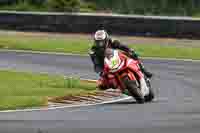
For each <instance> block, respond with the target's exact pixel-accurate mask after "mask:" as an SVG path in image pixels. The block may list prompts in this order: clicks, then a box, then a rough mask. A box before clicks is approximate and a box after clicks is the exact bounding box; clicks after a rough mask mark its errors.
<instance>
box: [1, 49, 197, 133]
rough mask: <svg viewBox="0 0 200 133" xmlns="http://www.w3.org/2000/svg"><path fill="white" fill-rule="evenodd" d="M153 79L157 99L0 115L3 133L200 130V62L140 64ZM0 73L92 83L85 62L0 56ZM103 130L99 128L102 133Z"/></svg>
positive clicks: (71, 58) (81, 59) (23, 55)
mask: <svg viewBox="0 0 200 133" xmlns="http://www.w3.org/2000/svg"><path fill="white" fill-rule="evenodd" d="M144 64H145V66H146V67H147V68H148V69H150V70H151V71H152V72H153V73H155V74H156V76H155V78H154V79H153V87H154V88H156V93H157V100H156V101H155V102H154V103H151V104H144V105H137V104H135V103H134V102H133V101H125V102H120V103H115V104H107V105H100V106H90V107H83V108H70V109H69V108H67V109H58V110H50V111H33V112H16V113H0V131H1V132H2V133H6V132H13V133H16V132H17V133H18V132H19V133H69V132H73V133H74V132H81V133H102V132H110V133H116V132H131V133H132V132H149V133H155V132H162V133H166V132H176V133H188V132H197V133H199V131H200V104H199V101H200V98H199V94H200V83H199V78H200V76H199V75H200V62H183V61H161V60H144ZM0 69H15V70H18V71H33V72H48V73H50V74H62V75H65V74H66V75H69V74H78V75H80V76H81V77H86V78H92V79H96V78H97V76H96V75H95V74H94V73H93V72H92V66H91V62H90V59H89V58H88V57H78V56H62V55H47V54H27V53H15V52H0ZM100 128H103V129H100Z"/></svg>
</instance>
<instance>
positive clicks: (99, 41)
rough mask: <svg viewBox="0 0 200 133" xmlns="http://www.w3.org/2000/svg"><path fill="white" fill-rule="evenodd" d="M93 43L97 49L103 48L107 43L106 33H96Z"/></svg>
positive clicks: (103, 31)
mask: <svg viewBox="0 0 200 133" xmlns="http://www.w3.org/2000/svg"><path fill="white" fill-rule="evenodd" d="M94 41H95V45H96V46H97V47H105V46H106V44H107V41H108V33H107V32H106V31H105V30H98V31H96V32H95V35H94Z"/></svg>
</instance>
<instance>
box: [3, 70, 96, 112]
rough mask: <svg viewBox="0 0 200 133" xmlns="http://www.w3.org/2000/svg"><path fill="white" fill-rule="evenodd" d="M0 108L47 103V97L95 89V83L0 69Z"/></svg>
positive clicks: (34, 105) (76, 93) (81, 92)
mask: <svg viewBox="0 0 200 133" xmlns="http://www.w3.org/2000/svg"><path fill="white" fill-rule="evenodd" d="M0 75H1V76H0V84H1V86H0V110H4V109H16V108H26V107H38V106H46V105H47V102H48V101H47V97H49V96H51V97H54V96H65V95H78V94H84V93H88V92H92V91H95V90H96V89H95V84H91V83H83V82H81V81H80V80H79V79H72V78H64V77H62V76H49V75H46V74H32V73H22V72H10V71H0Z"/></svg>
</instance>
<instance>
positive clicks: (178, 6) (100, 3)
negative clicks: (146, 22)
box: [0, 0, 200, 16]
mask: <svg viewBox="0 0 200 133" xmlns="http://www.w3.org/2000/svg"><path fill="white" fill-rule="evenodd" d="M16 1H17V2H16ZM0 9H1V10H5V9H6V10H22V11H53V12H55V11H59V12H77V11H80V12H94V11H98V12H113V13H123V14H143V15H173V16H176V15H179V16H193V15H195V16H196V15H197V16H198V14H199V12H200V1H199V0H13V2H12V4H11V3H9V4H7V5H5V3H4V4H2V5H0Z"/></svg>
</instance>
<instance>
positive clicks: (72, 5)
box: [47, 0, 80, 12]
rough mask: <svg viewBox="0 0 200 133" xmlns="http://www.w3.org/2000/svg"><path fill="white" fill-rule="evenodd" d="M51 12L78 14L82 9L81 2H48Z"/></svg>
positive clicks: (69, 0)
mask: <svg viewBox="0 0 200 133" xmlns="http://www.w3.org/2000/svg"><path fill="white" fill-rule="evenodd" d="M47 6H48V7H49V10H50V11H67V12H76V11H79V9H80V0H47Z"/></svg>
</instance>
